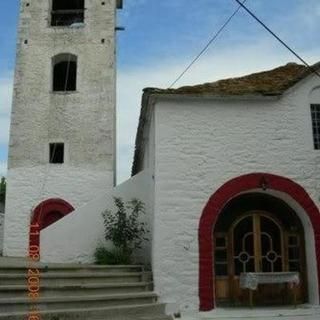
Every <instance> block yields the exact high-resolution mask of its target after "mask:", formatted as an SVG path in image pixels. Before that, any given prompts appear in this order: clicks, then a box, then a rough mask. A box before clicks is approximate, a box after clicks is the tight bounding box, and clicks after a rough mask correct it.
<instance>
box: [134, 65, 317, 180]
mask: <svg viewBox="0 0 320 320" xmlns="http://www.w3.org/2000/svg"><path fill="white" fill-rule="evenodd" d="M319 68H320V62H319V63H317V64H315V65H313V66H311V69H310V68H308V67H306V66H305V65H300V64H296V63H292V62H291V63H288V64H286V65H284V66H280V67H278V68H275V69H272V70H268V71H263V72H258V73H253V74H250V75H246V76H243V77H238V78H230V79H224V80H219V81H216V82H208V83H204V84H199V85H194V86H183V87H180V88H177V89H159V88H145V89H144V93H143V97H142V109H141V114H140V119H139V126H138V132H137V136H136V147H135V155H134V161H133V166H132V175H134V174H136V173H138V172H139V170H140V168H139V165H140V160H141V156H142V151H143V150H142V148H143V131H144V126H145V123H146V121H147V119H146V115H147V111H148V104H149V98H150V97H151V96H166V97H170V96H172V97H174V96H186V97H187V96H198V97H201V96H212V97H221V98H226V97H233V98H237V97H270V96H271V97H272V96H281V95H282V94H283V93H284V92H285V91H287V90H288V89H290V88H291V87H293V86H294V85H295V84H297V83H298V82H299V81H301V80H303V79H304V78H306V77H307V76H309V75H310V74H311V73H312V72H313V71H315V70H318V69H319Z"/></svg>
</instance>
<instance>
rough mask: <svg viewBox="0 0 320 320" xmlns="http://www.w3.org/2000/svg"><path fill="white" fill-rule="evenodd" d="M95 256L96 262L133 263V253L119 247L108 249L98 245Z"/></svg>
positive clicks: (112, 263) (111, 263) (110, 263)
mask: <svg viewBox="0 0 320 320" xmlns="http://www.w3.org/2000/svg"><path fill="white" fill-rule="evenodd" d="M94 257H95V263H96V264H103V265H105V264H109V265H117V264H124V265H128V264H131V254H129V253H128V252H124V251H123V250H121V249H119V248H114V249H111V250H107V249H106V248H104V247H98V248H97V249H96V251H95V254H94Z"/></svg>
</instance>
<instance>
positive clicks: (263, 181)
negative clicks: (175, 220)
mask: <svg viewBox="0 0 320 320" xmlns="http://www.w3.org/2000/svg"><path fill="white" fill-rule="evenodd" d="M257 191H259V192H260V193H270V192H271V191H272V192H273V193H278V194H281V195H282V196H283V197H286V198H288V199H290V200H292V202H293V203H294V204H295V205H296V206H297V207H299V210H300V209H301V212H303V213H301V212H300V211H299V217H300V219H301V215H303V218H304V221H303V226H304V230H305V235H306V237H308V239H307V238H306V241H307V243H308V247H306V248H307V252H308V254H307V264H308V272H309V271H310V277H312V279H309V299H312V302H313V303H317V304H318V303H319V288H320V212H319V210H318V208H317V206H316V205H315V203H314V202H313V200H312V199H311V198H310V196H309V195H308V193H307V192H306V191H305V190H304V188H302V187H301V186H300V185H298V184H297V183H295V182H293V181H292V180H290V179H287V178H284V177H281V176H276V175H272V174H267V173H254V174H248V175H244V176H240V177H237V178H235V179H232V180H230V181H228V182H227V183H225V184H224V185H223V186H222V187H220V188H219V189H218V190H217V191H216V192H215V193H214V194H213V195H212V196H211V198H210V199H209V201H208V203H207V205H206V206H205V208H204V211H203V213H202V216H201V219H200V224H199V299H200V310H201V311H208V310H212V309H213V308H214V307H215V306H216V296H215V292H216V290H215V289H216V288H215V285H216V281H215V270H214V262H215V260H214V232H213V230H214V229H215V227H216V225H217V222H218V220H219V217H220V214H221V213H222V211H223V209H224V208H225V207H226V205H227V204H228V203H229V202H230V201H231V200H232V199H233V198H235V197H237V196H239V195H241V194H244V193H248V192H257ZM297 213H298V212H297ZM310 293H311V294H310Z"/></svg>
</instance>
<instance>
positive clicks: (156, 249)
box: [152, 78, 320, 311]
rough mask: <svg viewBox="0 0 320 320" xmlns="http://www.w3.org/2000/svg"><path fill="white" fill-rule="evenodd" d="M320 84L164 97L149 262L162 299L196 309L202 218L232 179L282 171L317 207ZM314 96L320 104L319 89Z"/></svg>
mask: <svg viewBox="0 0 320 320" xmlns="http://www.w3.org/2000/svg"><path fill="white" fill-rule="evenodd" d="M318 83H319V81H318V79H315V78H311V79H308V80H305V81H303V82H301V83H300V84H299V85H298V86H296V87H295V88H293V89H292V90H290V92H288V93H287V94H286V95H284V96H283V97H282V98H281V99H280V100H274V101H271V100H270V99H269V100H268V99H264V100H260V101H259V100H254V99H247V100H246V99H243V100H242V101H241V100H240V99H238V100H235V99H233V100H232V99H228V100H226V99H225V100H223V99H213V98H211V99H210V98H185V99H182V98H181V97H180V98H173V97H172V98H165V97H163V98H159V100H158V102H156V104H155V109H154V112H155V128H156V134H155V139H156V140H155V146H156V154H155V158H156V168H155V212H154V223H153V227H154V234H153V251H152V261H153V263H152V266H153V272H154V281H155V289H156V291H157V292H158V293H159V294H160V297H161V300H162V301H164V302H167V303H172V304H173V305H176V307H177V309H178V308H181V310H182V311H187V310H198V307H199V300H198V279H199V274H198V269H199V255H198V225H199V220H200V217H201V213H202V210H203V208H204V206H205V204H206V203H207V201H208V199H209V197H210V196H211V195H212V194H213V193H214V192H215V191H216V190H217V189H218V188H219V187H220V186H221V185H223V184H224V183H225V182H227V181H228V180H230V179H232V178H234V177H237V176H240V175H243V174H247V173H253V172H266V173H273V174H277V175H281V176H285V177H288V178H290V179H292V180H294V181H295V182H296V183H298V184H300V185H301V186H303V187H304V188H305V189H306V191H307V192H308V193H309V195H310V196H311V197H312V199H313V200H314V201H315V203H316V204H318V205H319V197H320V151H316V150H314V148H313V137H312V126H311V115H310V102H311V96H310V92H311V90H312V88H314V87H316V86H317V85H318ZM318 90H319V89H318ZM312 99H313V100H314V99H316V100H317V102H318V103H320V100H319V101H318V99H319V91H317V92H313V94H312ZM312 102H315V101H312ZM279 197H281V195H279ZM284 200H288V199H284ZM297 210H299V208H297ZM298 214H299V215H300V216H301V215H303V214H304V213H299V212H298ZM307 220H308V219H307ZM303 223H304V226H305V229H306V231H307V232H306V236H307V241H306V242H307V244H308V246H309V247H308V248H307V251H308V253H310V254H309V256H308V259H309V260H308V267H309V272H310V274H309V285H310V286H309V295H310V297H309V298H310V302H312V303H317V302H318V301H319V300H318V290H317V276H316V274H315V269H314V266H315V261H314V258H315V257H314V247H312V244H313V243H314V239H313V235H312V232H310V227H311V226H310V222H308V221H304V222H303Z"/></svg>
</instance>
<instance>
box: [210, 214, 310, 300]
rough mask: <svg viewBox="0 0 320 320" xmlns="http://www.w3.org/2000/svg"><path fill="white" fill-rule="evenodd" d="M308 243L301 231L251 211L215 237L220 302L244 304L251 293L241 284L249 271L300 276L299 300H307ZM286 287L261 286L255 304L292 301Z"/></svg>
mask: <svg viewBox="0 0 320 320" xmlns="http://www.w3.org/2000/svg"><path fill="white" fill-rule="evenodd" d="M304 265H305V263H304V244H303V234H301V232H300V231H299V230H298V229H295V228H293V230H287V229H286V228H285V227H284V225H283V224H282V223H281V222H280V221H279V220H278V219H277V218H276V217H274V216H273V215H272V214H270V213H268V212H261V211H259V212H257V211H253V212H249V213H247V214H245V215H243V216H241V217H240V218H238V219H236V220H235V221H234V222H233V223H232V225H231V228H230V230H229V232H228V233H226V234H219V233H218V234H216V236H215V274H216V286H215V288H216V297H217V300H218V301H222V302H227V303H232V304H235V305H243V304H246V302H247V301H248V292H247V290H243V289H241V288H240V285H239V276H240V274H241V273H243V272H244V273H245V272H284V271H295V272H299V273H300V277H301V278H302V284H301V285H300V287H299V290H298V291H299V292H298V298H299V301H301V302H302V300H304V299H303V297H304V292H305V288H304V283H305V280H304V278H305V274H304V270H305V268H304ZM285 290H286V288H285V285H279V284H271V285H261V286H259V289H258V290H257V292H256V293H255V301H256V303H258V304H261V305H267V304H285V303H286V302H288V301H286V299H285V298H289V297H288V294H286V293H285Z"/></svg>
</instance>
